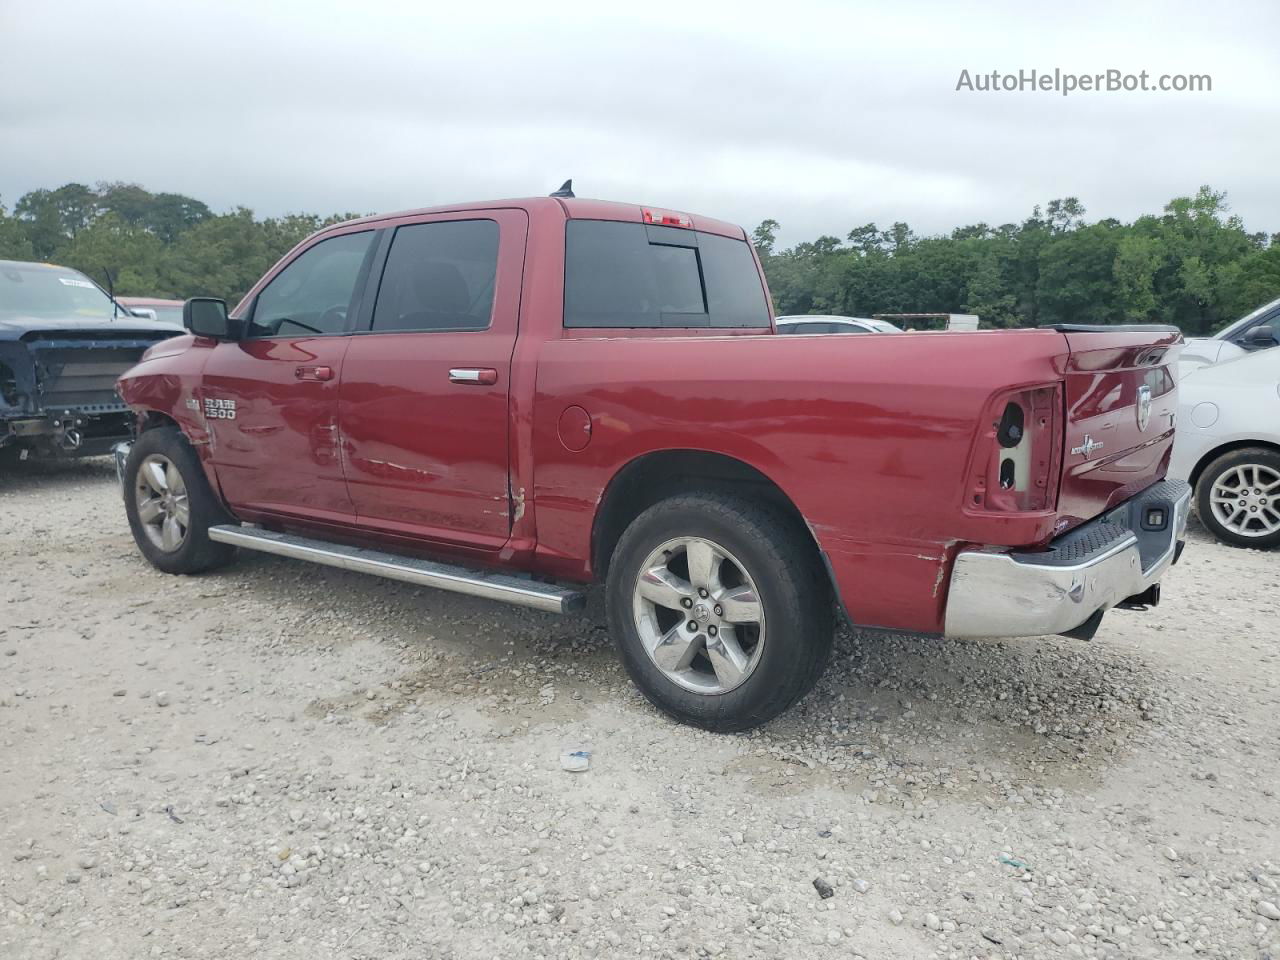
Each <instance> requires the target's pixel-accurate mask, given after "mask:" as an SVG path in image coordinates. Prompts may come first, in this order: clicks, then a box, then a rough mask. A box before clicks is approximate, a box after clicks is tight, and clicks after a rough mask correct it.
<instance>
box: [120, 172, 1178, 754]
mask: <svg viewBox="0 0 1280 960" xmlns="http://www.w3.org/2000/svg"><path fill="white" fill-rule="evenodd" d="M186 324H187V327H188V329H189V335H187V336H185V337H182V338H179V339H175V340H171V341H168V342H166V343H163V344H160V345H158V346H156V347H153V348H152V349H150V350H149V351H148V352H147V354H146V355H145V357H144V358H143V359H142V361H141V362H140V363H139V364H138V365H137V366H136V367H134V368H133V369H132V370H130V371H129V372H128V373H126V374H125V375H124V376H123V377H122V378H121V381H120V389H121V393H122V395H123V396H124V398H125V400H126V401H127V402H128V404H129V405H130V407H131V408H132V409H133V410H134V411H135V412H136V414H137V429H138V433H137V439H136V440H135V442H134V443H133V444H132V447H131V448H129V449H124V448H122V449H120V450H119V451H118V452H117V456H118V462H119V465H120V470H121V478H122V482H123V485H124V498H125V507H126V511H127V513H128V519H129V524H130V526H131V527H132V530H133V535H134V537H135V539H136V541H137V543H138V546H139V548H140V549H141V551H142V552H143V554H145V556H146V557H147V559H148V560H150V561H151V563H153V564H154V565H155V566H157V567H159V568H160V569H161V570H164V571H168V572H171V573H194V572H197V571H201V570H207V569H209V568H211V567H215V566H217V565H219V564H222V563H226V562H227V561H228V560H230V559H231V557H232V555H233V553H234V552H235V550H236V548H245V549H250V550H262V551H267V552H269V553H275V554H280V555H284V556H287V557H296V558H301V559H309V560H312V561H316V562H319V563H324V564H330V565H335V566H339V567H345V568H347V569H352V570H359V571H364V572H368V573H374V574H380V575H383V576H388V577H394V578H398V579H401V580H405V581H409V582H413V583H420V584H426V585H430V586H434V587H442V588H445V589H452V590H458V591H462V592H467V593H471V594H476V595H480V596H483V597H490V598H494V599H499V600H507V601H511V602H515V603H521V604H526V605H530V606H533V607H537V608H539V609H542V610H552V611H564V610H569V609H574V608H575V607H577V606H578V605H579V604H580V603H581V601H582V589H581V585H584V584H589V583H592V582H602V583H604V584H605V585H606V588H605V589H606V606H607V611H608V619H609V623H610V626H611V630H612V634H613V636H614V638H615V640H616V642H617V645H618V649H619V651H620V655H621V657H622V659H623V661H624V663H625V664H626V667H627V669H628V671H629V672H630V674H631V676H632V678H633V679H634V680H635V682H636V683H637V685H638V686H639V687H640V689H641V690H642V691H643V692H644V693H645V694H646V696H648V697H649V698H650V699H651V700H652V701H653V702H654V703H655V704H656V705H657V706H659V707H660V708H662V709H663V710H665V711H667V712H668V713H670V714H672V715H674V716H676V717H677V718H679V719H681V720H684V721H687V722H690V723H694V724H699V725H701V726H704V727H707V728H710V729H715V730H737V729H744V728H747V727H751V726H753V725H755V724H759V723H761V722H764V721H766V720H768V719H769V718H771V717H773V716H775V715H777V714H778V713H780V712H781V711H783V710H784V709H786V708H787V707H788V706H789V705H790V704H792V703H793V702H794V701H795V700H796V699H797V698H799V697H800V696H802V695H803V694H804V693H805V692H806V691H807V690H808V689H809V688H810V687H811V686H812V684H813V683H814V682H815V680H816V678H817V677H818V676H819V674H820V672H821V671H822V669H823V666H824V664H825V663H826V660H827V658H828V654H829V651H830V648H831V637H832V626H833V616H834V614H835V610H836V609H843V610H844V611H845V613H846V614H847V616H848V617H849V618H850V620H851V621H852V622H853V623H855V624H859V625H866V626H875V627H883V628H888V629H892V630H899V631H910V632H915V633H919V634H934V635H937V634H951V635H955V636H962V637H971V636H987V635H992V636H1017V635H1039V634H1051V633H1065V634H1068V635H1073V636H1081V637H1088V636H1091V635H1092V634H1093V632H1094V631H1095V630H1097V628H1098V622H1099V620H1100V619H1101V617H1102V615H1103V613H1104V612H1105V611H1107V610H1108V609H1110V608H1112V607H1115V606H1128V607H1147V606H1150V605H1151V604H1153V603H1154V602H1155V601H1156V599H1157V593H1158V581H1159V579H1160V577H1161V575H1162V574H1163V573H1164V571H1165V569H1166V568H1167V567H1168V566H1169V565H1170V564H1171V563H1172V562H1173V561H1175V560H1176V559H1177V556H1178V553H1179V550H1180V547H1181V543H1182V537H1183V531H1184V525H1185V523H1186V517H1187V506H1188V499H1189V497H1188V488H1187V486H1186V484H1184V483H1181V482H1171V481H1167V480H1165V479H1164V475H1165V469H1166V466H1167V464H1168V461H1169V453H1170V448H1171V444H1172V440H1173V416H1174V409H1175V403H1176V391H1175V387H1174V381H1173V378H1172V377H1171V376H1170V373H1169V367H1170V364H1171V363H1173V362H1174V360H1175V359H1176V354H1177V351H1178V349H1179V348H1180V344H1181V337H1180V335H1179V334H1178V332H1177V331H1176V330H1174V329H1172V328H1151V327H1146V328H1132V327H1131V328H1104V329H1088V328H1070V327H1063V328H1058V329H1038V330H1024V331H1006V332H976V333H973V332H970V333H958V334H956V333H945V332H940V333H921V334H913V335H911V336H892V337H865V338H864V337H847V338H846V337H823V336H804V335H799V336H796V335H792V336H785V337H784V336H777V335H776V334H775V331H774V327H773V317H772V311H771V307H770V300H769V295H768V290H767V288H766V286H765V281H764V277H763V275H762V273H761V270H760V265H759V263H758V261H757V259H756V256H755V254H754V252H753V250H752V247H751V245H750V243H749V242H748V240H747V237H746V235H745V234H744V232H743V230H742V229H741V228H740V227H736V226H732V225H730V224H728V223H722V222H720V221H718V220H712V219H709V218H705V217H701V216H689V215H687V214H683V213H672V212H667V211H662V210H656V209H651V208H647V207H640V206H633V205H628V204H621V203H607V202H602V201H595V200H585V199H575V198H563V197H555V198H540V199H532V200H514V201H501V202H494V203H479V204H467V205H462V206H456V207H440V208H434V209H428V210H417V211H413V212H409V213H399V214H394V215H389V216H379V217H372V218H367V219H363V220H355V221H351V222H349V223H343V224H340V225H337V226H333V227H329V228H326V229H324V230H322V231H320V232H319V233H317V234H316V235H314V236H313V237H311V238H309V239H308V240H306V241H304V242H303V243H302V244H300V245H299V246H298V247H297V248H296V249H294V250H293V251H292V252H291V253H289V254H288V255H287V256H286V257H285V258H284V259H283V260H281V262H280V263H279V264H278V265H276V266H275V267H274V268H273V269H272V270H271V271H270V272H269V273H268V274H267V275H266V276H265V277H263V278H262V280H261V281H259V282H258V284H257V285H256V286H255V287H254V288H253V289H252V290H251V291H250V292H249V293H248V295H247V296H246V297H245V298H244V299H243V300H242V301H241V303H240V304H239V305H238V306H237V307H236V308H235V309H234V310H232V311H230V313H228V312H227V310H226V305H225V304H223V303H222V302H221V301H214V300H192V301H188V303H187V305H186ZM855 340H856V341H857V342H854V341H855ZM833 600H834V601H835V603H833Z"/></svg>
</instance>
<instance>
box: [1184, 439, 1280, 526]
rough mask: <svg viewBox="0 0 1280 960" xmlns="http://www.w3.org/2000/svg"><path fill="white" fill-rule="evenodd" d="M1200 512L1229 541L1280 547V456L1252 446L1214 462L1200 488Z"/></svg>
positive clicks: (1197, 504) (1209, 524) (1203, 474)
mask: <svg viewBox="0 0 1280 960" xmlns="http://www.w3.org/2000/svg"><path fill="white" fill-rule="evenodd" d="M1196 512H1197V513H1199V515H1200V521H1201V522H1202V523H1203V524H1204V525H1205V526H1206V527H1208V528H1209V531H1210V532H1211V533H1212V534H1213V535H1214V536H1215V537H1217V538H1218V539H1219V540H1221V541H1222V542H1223V543H1229V544H1231V545H1232V546H1236V547H1255V548H1259V549H1265V548H1267V547H1274V546H1277V545H1280V452H1277V451H1275V450H1268V449H1267V448H1265V447H1247V448H1245V449H1243V450H1233V451H1231V452H1230V453H1227V454H1223V455H1222V456H1221V457H1219V458H1218V459H1217V460H1214V461H1213V462H1212V463H1211V464H1209V466H1207V467H1205V469H1204V472H1203V473H1202V474H1201V475H1200V479H1199V481H1198V482H1197V484H1196Z"/></svg>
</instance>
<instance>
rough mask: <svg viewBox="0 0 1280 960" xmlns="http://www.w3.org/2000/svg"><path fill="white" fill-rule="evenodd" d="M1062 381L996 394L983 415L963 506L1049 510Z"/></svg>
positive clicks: (1057, 461)
mask: <svg viewBox="0 0 1280 960" xmlns="http://www.w3.org/2000/svg"><path fill="white" fill-rule="evenodd" d="M1063 416H1064V414H1063V409H1062V385H1061V384H1060V383H1048V384H1042V385H1038V386H1033V387H1022V388H1020V389H1017V390H1010V391H1007V392H1005V393H1001V394H998V395H997V396H996V397H994V398H993V399H992V401H991V404H990V405H989V406H988V408H987V410H986V412H985V415H984V416H983V419H982V424H983V429H982V431H981V432H979V434H978V438H977V442H976V443H975V444H974V451H973V460H972V463H971V465H970V468H969V479H968V484H967V485H966V486H967V496H968V502H967V503H966V509H968V510H970V511H979V512H984V513H985V512H995V513H1030V512H1035V511H1040V510H1052V509H1053V508H1054V506H1055V504H1056V502H1057V493H1058V476H1059V471H1060V470H1061V467H1062V432H1063Z"/></svg>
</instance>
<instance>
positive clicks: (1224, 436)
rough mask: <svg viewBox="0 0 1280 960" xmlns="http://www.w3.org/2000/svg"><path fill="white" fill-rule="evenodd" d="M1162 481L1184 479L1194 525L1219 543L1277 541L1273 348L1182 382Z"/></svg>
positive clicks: (1279, 462)
mask: <svg viewBox="0 0 1280 960" xmlns="http://www.w3.org/2000/svg"><path fill="white" fill-rule="evenodd" d="M1169 476H1170V477H1174V478H1178V479H1182V480H1188V481H1190V483H1191V485H1192V486H1193V487H1194V488H1195V503H1196V512H1197V513H1198V514H1199V515H1200V522H1201V523H1203V524H1204V525H1205V526H1206V527H1208V528H1209V531H1210V532H1211V533H1212V534H1213V535H1214V536H1215V537H1217V538H1218V539H1219V540H1221V541H1222V542H1223V543H1229V544H1232V545H1234V546H1238V547H1258V548H1263V547H1274V546H1276V545H1277V544H1280V350H1260V351H1257V352H1255V353H1249V354H1245V355H1244V356H1242V357H1239V358H1237V359H1234V360H1227V361H1225V362H1223V363H1216V364H1213V365H1210V366H1202V367H1199V368H1197V369H1194V370H1192V371H1190V372H1189V373H1187V374H1185V375H1184V376H1183V377H1182V379H1181V381H1180V382H1179V384H1178V423H1177V432H1176V434H1175V436H1174V443H1173V459H1172V461H1171V463H1170V464H1169Z"/></svg>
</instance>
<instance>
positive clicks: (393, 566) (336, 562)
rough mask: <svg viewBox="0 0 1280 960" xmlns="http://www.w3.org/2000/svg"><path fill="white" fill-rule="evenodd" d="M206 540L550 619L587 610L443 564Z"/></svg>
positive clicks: (312, 546)
mask: <svg viewBox="0 0 1280 960" xmlns="http://www.w3.org/2000/svg"><path fill="white" fill-rule="evenodd" d="M209 539H210V540H216V541H217V542H218V543H229V544H232V545H233V546H237V547H244V548H245V549H246V550H258V551H261V552H262V553H274V554H275V555H276V556H278V557H290V558H292V559H294V560H310V561H311V562H312V563H319V564H323V565H324V566H327V567H339V568H341V569H343V570H354V571H355V572H357V573H370V574H373V575H374V576H375V577H386V578H387V579H389V580H401V581H403V582H405V583H414V584H417V585H418V586H422V587H435V588H436V589H437V590H452V591H453V592H454V593H466V594H470V595H471V596H473V597H484V598H486V599H488V600H502V601H505V602H506V603H514V604H516V605H518V606H522V607H533V609H535V610H545V611H547V612H549V613H571V612H573V611H575V610H581V609H582V608H583V607H584V606H585V605H586V594H584V593H582V592H581V591H580V590H573V589H570V588H568V587H557V586H555V585H554V584H549V583H541V582H539V581H537V580H526V579H524V578H522V577H515V576H511V575H509V574H502V573H486V572H484V571H481V570H468V569H467V568H466V567H455V566H452V565H451V564H447V563H436V562H435V561H432V560H419V559H417V558H416V557H401V556H397V555H396V554H394V553H383V552H381V551H379V550H366V549H365V548H363V547H350V546H347V545H346V544H341V543H329V542H328V541H325V540H310V539H307V538H306V537H298V536H294V535H292V534H288V533H275V532H273V531H270V530H261V529H259V528H257V527H237V526H232V525H230V524H222V525H220V526H216V527H210V528H209Z"/></svg>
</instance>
